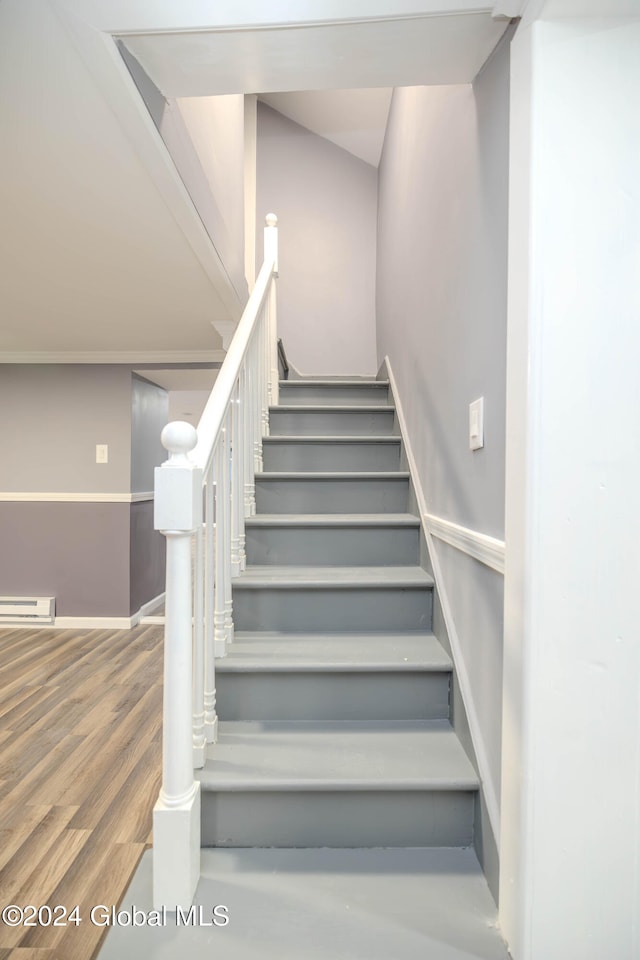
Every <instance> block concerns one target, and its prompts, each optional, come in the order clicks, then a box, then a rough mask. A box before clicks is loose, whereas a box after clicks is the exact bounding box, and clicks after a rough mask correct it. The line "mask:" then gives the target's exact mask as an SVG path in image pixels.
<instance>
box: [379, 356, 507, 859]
mask: <svg viewBox="0 0 640 960" xmlns="http://www.w3.org/2000/svg"><path fill="white" fill-rule="evenodd" d="M384 362H385V365H386V369H387V374H388V378H389V386H390V388H391V393H392V395H393V401H394V404H395V408H396V416H397V418H398V425H399V427H400V436H401V437H402V443H403V446H404V450H405V454H406V457H407V464H408V467H409V473H410V475H411V483H412V485H413V489H414V492H415V495H416V500H417V502H418V510H419V513H420V522H421V525H422V531H423V533H424V537H425V541H426V544H427V549H428V551H429V557H430V559H431V564H432V567H433V578H434V580H435V585H436V590H437V591H438V596H439V598H440V604H441V606H442V615H443V618H444V622H445V626H446V628H447V633H448V635H449V643H450V644H451V653H452V656H453V664H454V668H455V671H456V675H457V678H458V684H459V687H460V694H461V696H462V702H463V704H464V708H465V711H466V714H467V720H468V723H469V731H470V734H471V741H472V744H473V749H474V751H475V755H476V760H477V764H478V774H479V777H480V782H481V789H482V792H483V794H484V799H485V802H486V805H487V815H488V817H489V822H490V824H491V829H492V831H493V836H494V838H495V841H496V846H497V848H498V852H499V851H500V804H499V801H498V796H499V792H498V788H497V785H496V784H495V783H494V781H493V777H492V776H491V767H490V764H489V754H488V750H487V747H486V744H485V741H484V736H483V734H482V730H481V729H480V722H479V719H478V710H477V708H476V705H475V700H474V697H473V690H472V685H471V680H470V677H469V673H468V671H467V669H466V665H465V662H464V657H463V654H462V644H461V642H460V638H459V636H458V631H457V629H456V625H455V620H454V617H453V611H452V609H451V604H450V602H449V597H448V594H447V590H446V587H445V582H444V577H443V574H442V568H441V566H440V561H439V560H438V554H437V552H436V549H435V544H434V542H433V537H432V534H431V530H430V528H429V525H428V523H427V519H426V518H427V517H429V516H432V514H430V513H429V510H428V509H427V502H426V497H425V494H424V490H423V488H422V484H421V482H420V477H419V474H418V467H417V464H416V460H415V457H414V454H413V450H412V447H411V441H410V438H409V433H408V429H407V421H406V418H405V416H404V411H403V409H402V401H401V400H400V394H399V392H398V387H397V384H396V380H395V377H394V375H393V370H392V368H391V361H390V360H389V357H388V356H386V357H385V358H384ZM461 529H464V528H461Z"/></svg>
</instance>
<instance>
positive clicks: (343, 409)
mask: <svg viewBox="0 0 640 960" xmlns="http://www.w3.org/2000/svg"><path fill="white" fill-rule="evenodd" d="M269 432H270V433H274V434H277V435H281V434H292V435H294V436H299V437H300V436H312V437H316V436H329V437H331V436H334V435H340V436H350V435H352V434H357V435H359V436H362V435H363V434H368V435H371V436H378V435H379V434H382V435H387V436H388V435H390V434H397V429H396V423H395V408H394V407H390V406H386V407H385V406H329V405H323V406H311V405H309V406H295V405H290V406H285V405H284V404H283V405H281V406H277V407H270V408H269Z"/></svg>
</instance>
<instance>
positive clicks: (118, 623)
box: [0, 593, 166, 630]
mask: <svg viewBox="0 0 640 960" xmlns="http://www.w3.org/2000/svg"><path fill="white" fill-rule="evenodd" d="M165 596H166V594H164V593H160V594H158V596H157V597H154V598H153V600H149V601H148V602H147V603H143V605H142V606H141V607H140V609H139V610H137V611H136V613H134V614H133V615H132V616H130V617H56V618H55V619H54V621H53V623H33V622H32V623H27V622H24V621H23V622H19V623H10V622H7V623H3V624H0V629H2V630H131V629H132V628H133V627H136V626H137V625H138V624H139V623H140V621H141V620H142V619H143V618H146V617H147V616H149V615H150V614H152V613H153V611H154V610H157V608H158V607H160V606H161V605H162V604H163V603H164V600H165ZM162 622H164V620H163V621H162Z"/></svg>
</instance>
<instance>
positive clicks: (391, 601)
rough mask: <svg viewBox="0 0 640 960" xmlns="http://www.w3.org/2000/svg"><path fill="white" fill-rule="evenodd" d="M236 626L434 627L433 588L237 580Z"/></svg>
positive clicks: (295, 628) (329, 629)
mask: <svg viewBox="0 0 640 960" xmlns="http://www.w3.org/2000/svg"><path fill="white" fill-rule="evenodd" d="M233 610H234V621H235V627H236V630H279V631H284V632H286V631H299V632H301V633H316V632H318V633H320V632H323V633H337V632H343V631H344V632H346V631H349V630H358V631H369V630H370V631H378V632H382V631H388V632H401V631H403V630H430V629H431V590H428V589H426V588H422V587H420V588H403V587H385V586H382V585H381V586H376V587H373V588H364V587H346V588H342V589H340V588H333V587H330V588H326V587H325V588H320V589H308V588H295V589H294V588H286V589H282V588H273V587H268V586H266V587H258V588H256V587H253V588H246V587H245V588H243V587H241V586H240V585H234V588H233Z"/></svg>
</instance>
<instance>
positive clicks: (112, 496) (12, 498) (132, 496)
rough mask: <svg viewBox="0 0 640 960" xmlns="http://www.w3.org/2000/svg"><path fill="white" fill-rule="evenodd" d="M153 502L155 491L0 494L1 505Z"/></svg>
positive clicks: (19, 492)
mask: <svg viewBox="0 0 640 960" xmlns="http://www.w3.org/2000/svg"><path fill="white" fill-rule="evenodd" d="M143 500H153V490H145V491H144V492H142V493H24V492H23V491H17V492H15V493H0V503H141V502H142V501H143Z"/></svg>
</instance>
